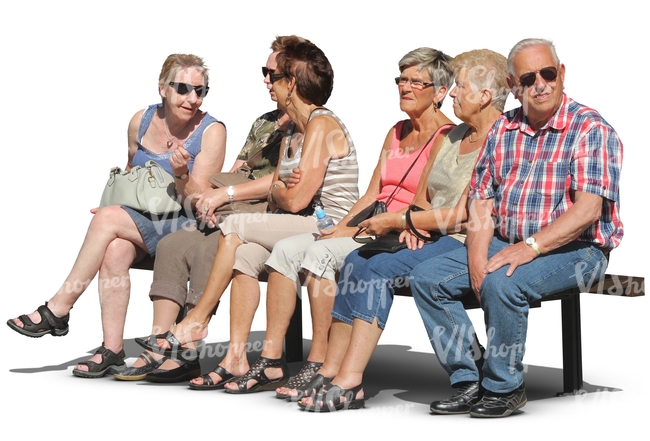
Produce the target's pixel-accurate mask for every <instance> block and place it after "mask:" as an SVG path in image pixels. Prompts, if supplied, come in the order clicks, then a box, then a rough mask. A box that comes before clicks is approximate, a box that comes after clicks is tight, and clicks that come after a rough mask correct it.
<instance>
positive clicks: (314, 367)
mask: <svg viewBox="0 0 650 441" xmlns="http://www.w3.org/2000/svg"><path fill="white" fill-rule="evenodd" d="M322 366H323V363H319V362H316V361H308V362H306V363H305V364H303V365H302V367H301V368H300V370H299V371H298V373H297V374H296V375H294V376H293V377H291V378H289V381H287V384H285V385H284V387H286V388H288V389H295V390H296V391H297V392H298V394H297V395H290V394H288V393H286V394H282V393H278V392H276V393H275V398H280V399H283V400H299V399H300V398H302V397H303V396H304V395H305V391H306V389H305V387H306V386H307V385H308V384H309V382H310V381H311V380H312V379H313V378H314V376H316V373H317V372H318V370H319V369H320V368H321V367H322Z"/></svg>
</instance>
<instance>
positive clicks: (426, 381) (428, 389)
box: [10, 331, 621, 405]
mask: <svg viewBox="0 0 650 441" xmlns="http://www.w3.org/2000/svg"><path fill="white" fill-rule="evenodd" d="M263 340H264V332H263V331H255V332H252V333H251V335H250V340H249V341H250V342H251V348H250V350H249V352H248V359H249V361H250V363H253V362H254V361H255V360H256V359H257V358H258V357H259V356H260V351H261V342H262V341H263ZM310 345H311V341H310V340H303V351H304V353H305V354H308V353H309V348H310ZM227 347H228V342H227V341H226V342H217V343H207V344H206V345H205V350H204V354H205V355H206V356H205V357H203V358H202V359H201V368H202V372H204V373H206V372H209V371H210V370H212V369H214V368H215V367H216V365H217V364H218V363H219V361H220V360H221V359H222V358H223V355H224V354H225V351H226V349H227ZM96 349H97V348H93V349H91V350H89V351H88V353H89V354H93V353H94V352H95V350H96ZM142 350H143V349H142V347H140V346H139V345H138V344H137V343H135V340H133V339H129V340H125V342H124V351H125V352H126V356H127V357H128V358H135V357H137V356H138V355H139V354H140V353H141V352H142ZM87 359H88V356H87V355H85V356H83V357H79V358H75V359H73V360H70V361H66V362H64V363H61V364H58V365H46V366H40V367H27V368H14V369H10V372H14V373H22V374H36V373H41V372H49V371H57V370H60V371H65V370H68V368H70V367H72V366H74V365H76V364H77V363H79V362H80V361H84V360H87ZM301 365H302V364H301V363H300V362H296V363H290V365H289V367H290V369H291V374H295V373H296V372H298V370H299V369H300V367H301ZM525 378H526V395H527V396H528V400H529V401H534V400H543V399H547V398H553V397H555V396H556V395H557V393H558V392H560V391H561V390H562V382H563V378H562V369H559V368H549V367H542V366H534V365H527V373H526V375H525ZM363 383H364V384H363V386H364V391H365V395H366V398H372V397H376V398H377V399H379V398H380V397H384V396H385V395H386V394H381V392H382V391H391V392H393V394H392V395H394V396H395V397H397V398H399V399H401V400H404V401H406V402H410V403H418V404H426V405H428V404H429V403H430V402H431V401H433V400H439V399H444V398H447V397H448V396H449V395H450V394H451V393H452V389H451V388H450V387H449V377H448V376H447V374H446V373H445V371H444V370H443V369H442V367H441V366H440V364H439V363H438V360H437V359H436V357H435V355H434V354H431V353H423V352H414V351H411V347H410V346H402V345H382V344H380V345H379V346H377V348H376V349H375V352H374V354H373V356H372V359H371V360H370V364H369V365H368V368H367V369H366V371H365V373H364V380H363ZM147 384H148V385H149V384H150V385H151V386H155V387H160V386H168V387H169V386H171V387H179V386H180V387H187V384H186V383H176V384H159V383H147ZM583 389H584V392H586V393H594V392H603V391H608V392H617V391H620V390H621V389H618V388H616V387H612V386H603V385H594V384H590V383H588V382H586V381H585V382H584V386H583ZM375 404H378V405H381V402H376V403H375Z"/></svg>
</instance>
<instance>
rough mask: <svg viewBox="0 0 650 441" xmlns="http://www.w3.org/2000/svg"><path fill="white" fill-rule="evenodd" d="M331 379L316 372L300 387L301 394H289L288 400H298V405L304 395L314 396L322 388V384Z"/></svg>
mask: <svg viewBox="0 0 650 441" xmlns="http://www.w3.org/2000/svg"><path fill="white" fill-rule="evenodd" d="M330 381H332V379H331V378H328V377H323V376H322V375H321V374H316V375H315V376H314V378H312V379H311V381H310V382H309V383H307V385H306V386H305V387H304V388H303V389H302V396H293V395H291V396H289V398H287V399H288V400H289V401H298V406H300V401H301V400H302V399H303V398H306V397H313V396H315V395H316V394H317V393H318V391H319V390H321V389H322V388H323V385H325V384H327V383H329V382H330Z"/></svg>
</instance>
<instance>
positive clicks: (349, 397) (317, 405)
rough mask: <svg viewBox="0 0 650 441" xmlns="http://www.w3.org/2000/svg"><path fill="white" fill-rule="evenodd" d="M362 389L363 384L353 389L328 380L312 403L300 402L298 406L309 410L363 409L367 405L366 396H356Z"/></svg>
mask: <svg viewBox="0 0 650 441" xmlns="http://www.w3.org/2000/svg"><path fill="white" fill-rule="evenodd" d="M361 389H363V386H362V385H361V384H359V385H358V386H355V387H353V388H352V389H343V388H342V387H340V386H336V385H334V384H332V383H331V382H328V383H326V384H324V385H323V387H322V388H321V390H320V391H318V393H317V394H316V396H315V397H314V399H313V404H312V405H306V404H303V403H302V402H298V407H300V408H301V409H302V410H306V411H307V412H335V411H337V410H345V409H351V410H352V409H362V408H363V407H365V405H366V400H365V398H356V396H357V394H358V393H359V392H360V391H361ZM341 398H345V401H343V402H341Z"/></svg>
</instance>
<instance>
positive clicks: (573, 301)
mask: <svg viewBox="0 0 650 441" xmlns="http://www.w3.org/2000/svg"><path fill="white" fill-rule="evenodd" d="M562 358H563V364H564V369H563V375H564V392H563V393H560V394H558V395H577V394H581V393H582V392H583V390H582V387H583V383H582V336H581V332H580V293H575V294H573V295H571V296H569V297H568V298H565V299H562Z"/></svg>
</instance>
